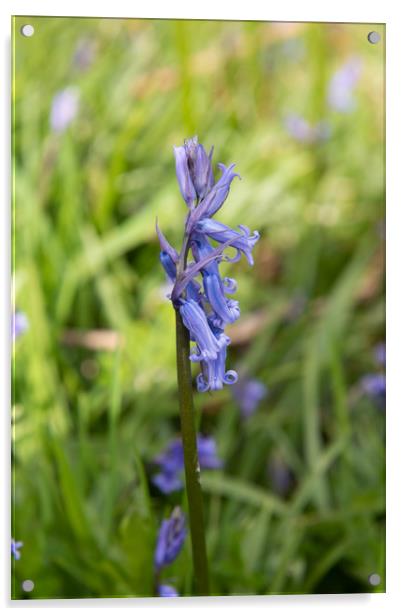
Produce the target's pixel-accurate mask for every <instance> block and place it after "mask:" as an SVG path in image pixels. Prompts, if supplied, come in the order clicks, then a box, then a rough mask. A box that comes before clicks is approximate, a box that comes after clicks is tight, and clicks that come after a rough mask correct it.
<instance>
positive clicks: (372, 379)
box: [360, 373, 386, 405]
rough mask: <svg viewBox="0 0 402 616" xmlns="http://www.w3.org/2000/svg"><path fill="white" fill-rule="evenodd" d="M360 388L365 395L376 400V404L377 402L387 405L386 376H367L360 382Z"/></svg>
mask: <svg viewBox="0 0 402 616" xmlns="http://www.w3.org/2000/svg"><path fill="white" fill-rule="evenodd" d="M360 387H361V390H362V391H363V393H365V394H366V395H367V396H369V397H370V398H371V399H372V400H374V402H377V403H379V404H381V405H383V404H384V403H385V396H386V384H385V374H381V373H373V374H366V375H365V376H364V377H363V378H362V379H361V381H360Z"/></svg>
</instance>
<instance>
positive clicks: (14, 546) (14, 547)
mask: <svg viewBox="0 0 402 616" xmlns="http://www.w3.org/2000/svg"><path fill="white" fill-rule="evenodd" d="M23 545H24V544H23V542H22V541H15V540H14V539H11V554H12V555H13V556H14V558H15V560H19V559H20V558H21V552H20V549H21V548H22V546H23Z"/></svg>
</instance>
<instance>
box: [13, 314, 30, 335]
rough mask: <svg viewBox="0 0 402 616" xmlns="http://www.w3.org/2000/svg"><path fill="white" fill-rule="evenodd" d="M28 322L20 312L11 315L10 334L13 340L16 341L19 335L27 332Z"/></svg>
mask: <svg viewBox="0 0 402 616" xmlns="http://www.w3.org/2000/svg"><path fill="white" fill-rule="evenodd" d="M28 327H29V322H28V319H27V316H26V314H24V313H23V312H20V311H18V310H17V311H16V312H14V314H13V323H12V332H13V339H14V340H16V338H18V337H19V336H21V334H23V333H24V332H26V331H27V329H28Z"/></svg>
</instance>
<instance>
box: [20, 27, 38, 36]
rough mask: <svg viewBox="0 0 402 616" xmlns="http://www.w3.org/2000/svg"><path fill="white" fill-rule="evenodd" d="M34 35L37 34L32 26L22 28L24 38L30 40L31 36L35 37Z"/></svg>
mask: <svg viewBox="0 0 402 616" xmlns="http://www.w3.org/2000/svg"><path fill="white" fill-rule="evenodd" d="M34 33H35V28H34V27H33V26H31V24H25V25H24V26H22V28H21V34H22V36H27V37H28V38H29V37H30V36H33V35H34Z"/></svg>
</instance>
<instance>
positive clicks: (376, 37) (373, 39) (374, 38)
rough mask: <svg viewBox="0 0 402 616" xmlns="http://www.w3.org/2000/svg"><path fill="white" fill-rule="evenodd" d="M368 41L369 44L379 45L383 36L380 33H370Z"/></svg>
mask: <svg viewBox="0 0 402 616" xmlns="http://www.w3.org/2000/svg"><path fill="white" fill-rule="evenodd" d="M367 39H368V42H369V43H371V44H372V45H377V43H379V42H380V40H381V35H380V33H379V32H375V31H373V32H369V33H368V35H367Z"/></svg>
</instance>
